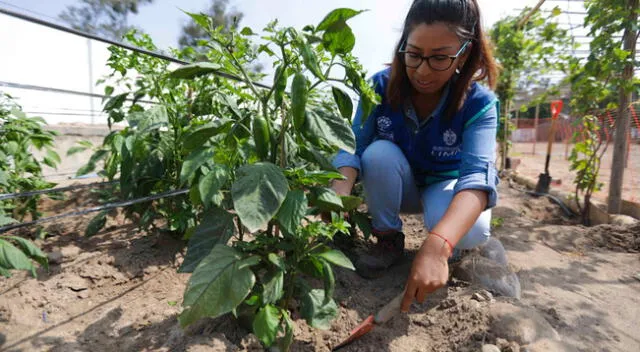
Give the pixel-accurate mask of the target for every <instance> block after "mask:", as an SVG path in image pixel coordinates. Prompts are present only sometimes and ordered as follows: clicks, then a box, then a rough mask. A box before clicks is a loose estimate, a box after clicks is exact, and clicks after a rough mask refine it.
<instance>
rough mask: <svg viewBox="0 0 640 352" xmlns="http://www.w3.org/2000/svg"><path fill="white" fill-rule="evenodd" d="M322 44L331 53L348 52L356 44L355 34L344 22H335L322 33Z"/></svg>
mask: <svg viewBox="0 0 640 352" xmlns="http://www.w3.org/2000/svg"><path fill="white" fill-rule="evenodd" d="M322 45H324V47H325V48H327V49H328V50H329V51H330V52H331V53H332V54H333V55H337V54H348V53H350V52H351V50H353V47H354V46H355V45H356V36H355V35H354V34H353V31H352V30H351V27H349V26H347V24H346V23H344V22H341V23H335V24H333V25H332V26H331V27H329V28H328V29H327V30H326V31H325V32H324V34H323V35H322Z"/></svg>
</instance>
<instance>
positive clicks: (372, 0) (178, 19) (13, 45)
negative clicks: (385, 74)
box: [0, 0, 581, 123]
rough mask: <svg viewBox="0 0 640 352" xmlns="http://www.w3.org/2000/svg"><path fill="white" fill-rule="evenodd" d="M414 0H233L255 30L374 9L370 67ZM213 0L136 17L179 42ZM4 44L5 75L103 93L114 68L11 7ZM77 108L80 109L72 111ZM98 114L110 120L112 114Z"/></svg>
mask: <svg viewBox="0 0 640 352" xmlns="http://www.w3.org/2000/svg"><path fill="white" fill-rule="evenodd" d="M77 3H79V0H0V7H1V8H6V9H9V10H13V11H17V12H22V13H26V14H29V15H32V16H35V17H39V18H41V19H44V20H47V21H52V22H58V23H60V21H59V20H58V19H57V16H58V15H59V14H60V13H61V12H62V11H63V10H64V9H65V8H66V7H67V6H69V5H73V4H77ZM410 3H411V0H322V1H312V0H307V1H303V0H231V1H230V4H231V6H232V7H235V8H236V9H237V10H239V11H241V12H242V13H244V18H243V20H242V23H241V25H242V26H249V27H252V28H253V29H254V30H255V31H257V30H260V29H262V28H263V27H264V26H265V25H266V24H267V23H268V22H269V21H271V20H273V19H274V18H278V20H279V22H280V24H281V25H282V26H294V27H297V28H301V27H303V26H304V25H306V24H318V23H319V22H320V21H321V20H322V18H323V17H324V16H325V15H326V14H327V13H329V12H330V11H331V10H332V9H335V8H339V7H349V8H353V9H368V10H369V11H367V12H364V13H362V14H360V15H359V16H357V17H355V18H353V19H351V20H349V24H350V25H351V27H352V28H353V31H354V33H355V35H356V38H357V39H356V45H355V48H354V54H355V55H356V56H357V57H358V58H359V59H360V62H361V63H362V64H363V66H364V68H365V69H366V70H367V71H368V72H369V74H372V73H374V72H376V71H378V70H380V69H382V68H383V65H384V64H385V63H387V62H389V61H390V58H391V51H392V50H393V48H394V45H395V44H396V41H397V40H398V37H399V35H400V31H401V27H402V21H403V19H404V16H405V15H406V12H407V10H408V8H409V5H410ZM536 3H537V0H479V4H480V8H481V12H482V16H483V24H484V26H485V28H487V29H488V28H490V27H491V25H493V23H495V22H496V21H497V20H498V19H500V18H501V17H504V16H506V15H509V14H511V15H513V14H516V13H517V12H514V9H519V8H522V7H525V6H533V5H535V4H536ZM547 3H548V4H545V5H544V6H545V7H547V8H549V7H553V6H555V5H557V4H562V5H563V6H564V8H565V9H567V4H571V3H568V2H567V1H566V0H556V1H553V0H548V1H547ZM208 4H209V0H154V3H152V4H151V5H144V6H142V7H140V9H139V10H140V11H139V14H138V15H136V16H133V17H132V18H131V20H130V22H131V24H134V25H136V26H138V27H140V28H142V29H143V30H144V31H145V32H147V33H148V34H150V35H151V37H152V38H153V40H154V41H155V43H156V44H157V46H158V47H159V48H162V49H166V48H168V47H176V46H177V39H178V37H179V35H180V29H181V25H182V24H184V23H185V22H186V21H187V15H185V14H184V13H182V12H181V11H180V10H181V9H182V10H185V11H189V12H199V11H204V10H206V8H207V7H208ZM573 4H575V2H573ZM569 9H572V7H569ZM573 21H574V22H581V19H580V18H576V17H575V16H574V18H573ZM89 46H90V48H89ZM89 49H90V50H89ZM0 52H2V53H3V55H0V82H17V83H22V84H32V85H38V86H47V87H55V88H60V89H70V90H76V91H82V92H94V93H101V92H102V89H103V88H101V87H95V86H93V85H92V82H95V81H96V80H97V79H98V78H100V77H103V76H104V75H106V74H107V73H109V71H108V68H107V67H106V66H105V62H106V60H107V58H108V55H109V53H108V51H107V46H106V45H104V44H102V43H98V42H91V43H90V44H89V43H88V41H87V40H86V39H84V38H81V37H78V36H75V35H72V34H67V33H63V32H60V31H56V30H53V29H48V28H46V27H43V26H39V25H36V24H32V23H28V22H26V21H23V20H18V19H15V18H11V17H9V16H5V15H0ZM89 52H90V53H91V54H90V55H89ZM4 53H9V54H8V55H6V54H4ZM89 62H90V64H89ZM270 71H271V67H270V65H266V66H265V73H267V74H269V73H271V72H270ZM89 72H90V73H91V76H90V75H89ZM266 83H268V82H266ZM0 89H1V90H4V91H7V92H9V93H11V94H13V95H15V96H17V97H18V98H20V102H21V104H22V105H23V106H24V107H25V110H28V111H29V112H43V111H44V112H55V113H56V114H55V115H52V114H49V115H44V116H43V117H45V119H47V121H51V122H53V123H57V122H61V121H62V122H69V121H71V122H74V121H87V117H86V115H87V113H88V111H89V110H95V111H99V110H100V107H101V105H102V102H101V101H100V100H99V99H89V98H79V97H70V96H63V95H60V94H52V93H46V94H44V93H42V92H34V91H27V90H21V89H13V90H12V89H8V88H6V87H1V86H0ZM69 111H73V113H74V115H71V114H68V113H66V112H69ZM65 114H66V115H65ZM83 114H84V116H83ZM94 115H95V114H94ZM98 115H99V114H98ZM94 117H95V116H94ZM98 120H100V121H98V122H101V121H104V117H102V119H98Z"/></svg>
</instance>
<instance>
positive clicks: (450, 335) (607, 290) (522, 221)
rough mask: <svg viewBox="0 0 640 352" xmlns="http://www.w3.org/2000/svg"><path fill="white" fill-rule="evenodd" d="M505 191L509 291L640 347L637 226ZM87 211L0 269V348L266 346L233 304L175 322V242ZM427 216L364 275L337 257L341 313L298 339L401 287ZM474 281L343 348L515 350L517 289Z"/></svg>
mask: <svg viewBox="0 0 640 352" xmlns="http://www.w3.org/2000/svg"><path fill="white" fill-rule="evenodd" d="M500 190H501V199H500V202H499V206H498V207H496V208H495V210H494V218H496V219H498V218H499V219H502V224H501V225H500V226H499V227H497V228H496V229H495V230H494V235H495V236H496V237H497V238H499V239H500V240H501V241H502V242H503V244H504V245H505V247H506V249H507V252H508V257H509V265H510V267H511V269H513V270H514V271H515V272H517V274H518V276H519V278H520V281H521V283H522V299H521V301H520V302H517V304H518V305H520V306H523V307H526V308H527V309H531V310H533V311H535V312H537V313H539V314H540V315H541V316H542V317H543V320H546V321H547V322H548V323H549V324H551V326H553V327H554V328H555V330H556V331H557V332H558V333H559V334H560V337H561V339H562V341H564V342H565V343H566V344H567V345H568V346H572V347H573V348H574V349H575V350H579V351H629V352H631V351H634V352H635V351H639V350H640V331H639V330H638V326H640V281H639V279H636V278H635V276H637V275H638V274H639V273H640V256H639V255H638V251H639V249H640V248H639V241H640V227H639V226H635V227H626V228H623V227H611V226H599V227H593V228H584V227H582V226H579V225H576V224H575V222H573V221H572V220H571V219H567V218H564V217H563V215H562V212H561V211H560V209H559V208H558V207H557V206H556V205H554V204H553V203H551V202H549V201H548V200H547V199H546V198H532V197H530V196H528V195H525V194H523V193H520V192H519V191H517V190H514V189H511V188H509V187H508V185H507V183H506V182H503V183H502V184H501V186H500ZM80 203H82V202H74V203H71V204H80ZM69 205H70V204H69ZM89 219H90V217H86V218H82V219H72V220H71V221H68V222H64V223H60V224H55V225H53V227H51V228H50V231H51V232H52V233H53V234H55V235H56V236H53V237H50V238H48V239H47V240H45V241H43V242H42V243H40V244H41V245H42V246H43V247H44V248H45V249H46V250H47V251H55V252H58V253H57V255H58V258H57V259H58V261H59V262H60V263H59V264H52V265H51V268H50V271H49V272H45V271H44V270H42V269H41V270H39V272H38V278H37V279H33V278H31V277H29V276H28V275H26V274H23V273H17V274H16V275H14V277H13V278H11V279H4V278H0V350H2V351H191V352H196V351H254V350H255V351H259V350H261V348H260V345H259V343H258V342H257V339H256V338H255V336H253V335H251V334H247V332H246V331H245V330H243V329H242V328H240V327H239V326H238V325H237V324H236V323H235V322H234V321H233V320H231V319H230V318H229V317H223V318H219V319H215V320H212V319H209V320H202V321H200V322H199V323H197V324H195V326H193V327H191V328H190V329H189V330H187V331H186V332H183V331H182V330H181V329H180V328H179V326H178V324H177V320H176V316H177V314H178V313H179V311H180V309H181V308H180V304H181V300H182V293H183V290H184V287H185V283H186V281H187V279H188V275H187V274H178V273H176V268H177V266H178V265H179V263H180V261H181V260H182V255H183V254H182V252H181V248H182V245H183V244H182V243H181V242H180V241H177V240H173V239H171V238H170V237H168V236H166V235H163V234H144V233H139V232H138V231H137V230H136V228H135V226H133V225H132V224H130V223H128V222H126V221H125V220H124V219H122V217H120V216H119V217H117V218H116V219H110V220H109V223H108V227H107V229H106V230H104V231H102V232H101V233H100V234H99V235H97V236H95V237H93V238H85V237H83V236H82V233H83V232H84V227H85V226H86V224H87V223H88V221H89ZM499 222H500V221H498V222H497V223H499ZM421 224H422V222H421V220H420V219H419V218H418V217H406V218H405V233H406V235H407V248H408V250H407V256H406V259H405V260H404V261H403V263H402V264H401V265H398V266H396V267H394V268H393V269H392V270H390V271H389V273H388V274H387V275H385V276H384V277H382V278H380V279H377V280H370V281H369V280H364V279H361V278H360V277H358V276H357V275H356V274H355V273H353V272H350V271H348V270H338V271H337V273H336V277H337V288H336V301H337V302H338V303H339V306H340V313H339V318H338V319H336V320H335V321H334V323H333V325H332V327H331V329H330V330H327V331H321V330H315V329H312V328H310V327H308V326H307V325H306V323H305V322H304V321H303V320H300V319H297V320H296V323H297V324H296V329H295V334H296V341H295V343H294V346H293V349H292V350H293V351H329V350H330V348H331V347H332V346H335V345H336V344H337V343H338V342H339V341H341V340H342V339H343V338H345V337H346V336H347V335H348V333H349V331H350V330H351V329H352V328H353V327H354V326H356V325H357V324H358V323H359V322H360V321H361V320H362V319H364V318H365V317H366V316H368V315H369V314H370V313H372V312H374V311H376V310H377V309H378V308H379V307H381V306H382V305H384V303H386V302H387V301H389V300H390V299H391V298H392V297H393V296H395V295H396V294H397V293H399V292H400V291H401V290H402V287H403V284H404V279H405V277H406V275H407V274H408V270H409V267H410V263H411V258H412V257H413V255H414V254H415V251H416V249H417V248H418V246H419V244H420V241H421V239H422V235H423V232H422V229H421V228H422V225H421ZM478 291H479V288H477V287H473V286H470V285H468V284H465V283H463V282H459V281H457V280H455V279H454V280H452V281H451V282H450V284H449V286H448V287H446V288H444V289H442V290H440V291H438V292H436V293H434V294H433V295H432V296H431V297H429V299H428V301H427V302H426V303H424V304H422V305H417V304H414V306H413V307H412V310H411V312H410V313H409V314H403V315H399V316H398V317H396V318H394V319H393V320H391V321H390V322H388V323H387V324H385V325H382V326H379V327H377V328H376V329H375V330H374V331H373V332H371V333H370V334H369V335H367V336H365V337H363V338H362V339H361V340H360V341H357V342H356V343H354V344H353V345H351V346H349V347H347V348H345V349H344V350H343V351H437V352H445V351H479V350H480V349H481V347H482V345H483V344H485V343H495V344H498V345H501V346H503V349H502V350H503V351H515V350H518V348H519V347H518V345H517V344H515V343H513V342H512V343H511V345H509V346H507V343H508V342H509V341H506V340H504V339H503V336H501V335H500V332H499V331H495V330H494V329H492V328H491V323H490V316H491V313H492V307H493V308H496V307H498V305H500V304H502V303H503V302H508V303H509V302H512V300H510V299H505V298H501V297H496V298H495V299H494V300H490V301H482V302H478V301H476V300H473V299H472V295H473V294H474V293H475V292H478ZM513 303H516V302H513ZM294 317H295V315H294ZM548 350H550V349H548Z"/></svg>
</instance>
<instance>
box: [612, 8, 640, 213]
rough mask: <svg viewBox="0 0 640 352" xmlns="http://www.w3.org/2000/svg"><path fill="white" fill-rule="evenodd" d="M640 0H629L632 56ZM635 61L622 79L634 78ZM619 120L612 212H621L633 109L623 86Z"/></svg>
mask: <svg viewBox="0 0 640 352" xmlns="http://www.w3.org/2000/svg"><path fill="white" fill-rule="evenodd" d="M639 2H640V0H627V4H628V6H627V9H628V12H627V14H628V18H627V19H628V21H627V23H628V25H627V26H626V28H625V29H624V34H623V36H622V38H623V43H624V47H623V49H624V50H626V51H628V52H631V57H632V58H633V57H635V56H636V38H637V37H636V30H635V28H633V27H634V26H636V24H637V23H638V5H639ZM633 68H634V67H633V61H630V62H628V63H627V65H625V67H624V71H623V72H622V81H623V82H629V81H631V79H633ZM619 95H620V98H619V101H618V121H616V133H615V141H614V144H613V163H612V166H611V181H610V184H609V204H608V211H609V213H611V214H620V210H621V208H622V182H623V180H624V162H625V159H626V158H627V155H626V154H627V148H626V147H627V146H626V145H625V144H626V142H627V134H628V131H629V122H630V118H629V117H630V115H631V111H630V109H629V104H631V100H632V92H627V91H625V90H624V88H623V87H620V88H619Z"/></svg>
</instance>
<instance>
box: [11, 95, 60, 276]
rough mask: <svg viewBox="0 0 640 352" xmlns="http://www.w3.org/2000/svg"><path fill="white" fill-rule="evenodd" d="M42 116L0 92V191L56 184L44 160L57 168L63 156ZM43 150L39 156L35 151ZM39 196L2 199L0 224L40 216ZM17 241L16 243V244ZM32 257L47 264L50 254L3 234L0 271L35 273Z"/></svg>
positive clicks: (24, 190)
mask: <svg viewBox="0 0 640 352" xmlns="http://www.w3.org/2000/svg"><path fill="white" fill-rule="evenodd" d="M44 125H45V121H44V120H43V119H42V118H40V117H28V116H26V115H25V114H24V112H22V109H21V108H20V106H19V105H18V104H16V103H15V101H14V100H13V99H12V98H11V97H10V96H9V95H7V94H4V93H2V92H0V194H6V193H16V192H27V191H33V190H38V189H45V188H51V187H53V186H54V185H55V184H54V183H51V182H47V181H46V180H45V179H44V177H43V176H42V164H43V163H44V164H46V165H48V166H50V167H53V168H55V167H56V165H57V164H58V163H59V162H60V157H59V156H58V154H57V153H56V152H55V151H54V150H53V140H54V137H55V136H56V133H55V132H53V131H49V130H47V129H45V127H44ZM35 149H37V150H44V151H46V154H45V156H44V157H43V158H42V159H38V158H36V157H35V156H34V155H33V151H34V150H35ZM39 199H40V197H39V196H34V197H28V198H14V199H7V200H0V226H4V225H8V224H11V223H15V222H18V221H20V220H22V219H24V218H25V217H26V216H30V217H31V219H37V218H38V217H39V216H40V215H41V213H40V212H39V211H38V201H39ZM16 245H17V247H16ZM32 260H35V261H36V262H38V263H40V264H42V265H44V266H46V265H47V257H46V256H45V255H44V254H43V253H42V252H41V251H40V250H39V249H38V248H37V247H36V246H35V245H34V244H33V243H31V242H30V241H28V240H26V239H24V238H21V237H17V236H7V235H2V236H1V237H0V275H3V276H7V277H8V276H10V275H11V273H10V272H9V270H11V269H20V270H29V271H31V272H32V273H33V274H34V275H35V267H34V265H33V262H32Z"/></svg>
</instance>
